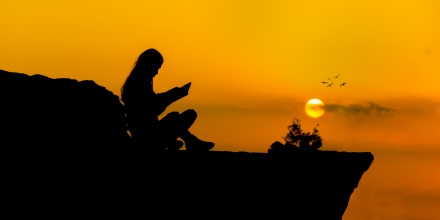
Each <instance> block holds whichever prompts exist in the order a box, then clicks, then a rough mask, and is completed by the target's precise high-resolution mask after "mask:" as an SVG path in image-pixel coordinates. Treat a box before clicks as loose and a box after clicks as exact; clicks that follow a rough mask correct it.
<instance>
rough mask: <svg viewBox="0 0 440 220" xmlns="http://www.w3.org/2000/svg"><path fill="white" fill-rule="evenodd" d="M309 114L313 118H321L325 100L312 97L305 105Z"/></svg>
mask: <svg viewBox="0 0 440 220" xmlns="http://www.w3.org/2000/svg"><path fill="white" fill-rule="evenodd" d="M305 110H306V113H307V115H308V116H310V117H311V118H319V117H321V116H322V115H323V114H324V112H325V111H324V102H322V101H321V100H319V99H310V100H309V101H308V102H307V103H306V106H305Z"/></svg>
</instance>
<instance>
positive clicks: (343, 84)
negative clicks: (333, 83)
mask: <svg viewBox="0 0 440 220" xmlns="http://www.w3.org/2000/svg"><path fill="white" fill-rule="evenodd" d="M345 84H347V82H344V83H341V85H339V87H341V86H345Z"/></svg>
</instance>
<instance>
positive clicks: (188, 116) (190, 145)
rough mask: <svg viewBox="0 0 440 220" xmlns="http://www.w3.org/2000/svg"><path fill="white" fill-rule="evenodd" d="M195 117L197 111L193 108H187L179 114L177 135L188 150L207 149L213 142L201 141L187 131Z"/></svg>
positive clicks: (211, 146)
mask: <svg viewBox="0 0 440 220" xmlns="http://www.w3.org/2000/svg"><path fill="white" fill-rule="evenodd" d="M196 118H197V113H196V111H194V110H193V109H188V110H186V111H184V112H182V113H181V114H180V118H179V120H180V124H181V125H182V126H181V128H180V130H179V137H180V138H182V140H183V141H184V142H185V148H186V150H189V151H208V150H210V149H212V148H213V147H214V143H212V142H207V141H202V140H200V139H198V138H197V137H196V136H195V135H193V134H191V132H189V130H188V129H189V128H190V127H191V125H192V124H193V123H194V121H195V120H196Z"/></svg>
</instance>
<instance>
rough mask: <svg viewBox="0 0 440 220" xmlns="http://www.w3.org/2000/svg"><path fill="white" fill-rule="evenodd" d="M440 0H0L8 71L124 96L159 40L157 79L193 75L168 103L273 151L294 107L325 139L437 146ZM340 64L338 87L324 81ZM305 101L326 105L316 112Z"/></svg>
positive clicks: (243, 144) (241, 145) (206, 129)
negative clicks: (186, 92)
mask: <svg viewBox="0 0 440 220" xmlns="http://www.w3.org/2000/svg"><path fill="white" fill-rule="evenodd" d="M439 4H440V3H438V1H435V0H432V1H429V0H404V1H402V0H400V1H399V0H389V1H382V0H371V1H363V2H359V1H343V0H336V1H325V0H315V1H292V0H284V1H281V0H272V1H262V0H249V1H244V0H243V1H234V0H215V1H202V0H188V1H177V0H176V1H165V0H164V1H143V0H142V1H141V0H140V1H130V0H128V1H123V2H121V1H50V0H40V1H33V0H28V1H16V0H14V1H12V0H4V1H1V2H0V27H1V30H2V34H1V36H0V48H2V49H1V52H0V68H1V69H4V70H8V71H17V72H23V73H27V74H35V73H40V74H44V75H47V76H49V77H69V78H74V79H78V80H83V79H91V80H94V81H95V82H97V83H98V84H100V85H103V86H105V87H106V88H108V89H109V90H111V91H112V92H113V93H115V94H117V95H119V88H120V86H121V85H122V83H123V81H124V79H125V77H126V76H127V74H128V72H129V71H130V69H131V67H132V65H133V63H134V61H135V59H136V57H137V56H138V55H139V54H140V53H141V52H142V51H143V50H145V49H147V48H150V47H154V48H156V49H158V50H159V51H161V52H162V53H163V55H164V57H165V63H164V65H163V68H162V70H161V72H160V75H159V76H158V77H157V78H156V80H155V87H156V90H157V91H164V90H166V89H169V88H171V87H174V86H180V85H183V84H185V83H186V82H188V81H192V82H193V86H192V88H191V91H190V96H188V97H187V98H185V99H184V100H182V101H179V103H176V104H174V105H173V106H172V107H171V108H170V110H183V109H185V108H194V109H196V110H197V111H198V112H199V119H198V121H197V122H196V123H195V124H194V127H193V131H194V132H195V133H199V134H200V136H201V138H205V139H210V140H212V141H214V142H216V143H217V146H218V149H222V150H223V149H224V150H234V151H235V150H246V151H247V150H249V151H266V150H267V147H268V145H269V144H270V143H272V142H273V141H276V140H279V139H280V138H281V136H283V135H285V133H286V132H287V125H289V124H290V122H291V120H292V119H293V117H298V118H300V119H301V120H302V121H303V123H304V127H305V128H306V129H307V128H309V129H311V128H312V127H313V126H314V125H316V124H317V123H320V128H321V135H322V136H323V138H324V147H326V146H329V148H336V149H337V148H338V147H341V149H345V148H344V147H343V145H347V147H348V149H350V147H352V146H350V145H355V144H357V143H358V142H362V143H368V144H372V145H375V144H387V143H388V142H392V143H393V144H401V145H411V144H414V143H413V142H414V141H417V142H419V143H422V144H423V145H427V146H428V145H429V146H430V147H429V148H430V149H431V148H433V147H432V146H439V145H440V141H439V140H437V139H436V138H434V137H435V135H434V136H432V134H433V132H434V131H433V129H434V128H435V127H434V126H437V123H436V122H438V121H439V119H440V117H439V114H440V107H439V106H440V91H439V90H438V86H437V83H438V82H439V79H440V77H439V76H438V73H439V71H440V62H439V61H440V5H439ZM339 74H340V77H339V78H338V79H334V81H336V80H338V81H336V82H335V84H334V86H333V87H331V88H328V87H325V86H324V85H323V84H321V83H320V82H321V81H324V80H327V77H333V76H336V75H339ZM345 81H346V82H347V85H346V86H345V87H339V86H338V85H339V84H340V83H342V82H345ZM311 98H319V99H321V100H323V101H324V102H325V103H326V104H327V105H329V106H330V107H332V108H331V109H330V111H327V112H326V114H324V116H323V117H322V118H320V119H310V118H308V117H307V116H306V115H305V114H304V104H305V103H306V102H307V100H309V99H311ZM359 106H360V107H361V109H362V111H360V110H359V108H357V107H359ZM377 106H378V107H377ZM356 109H357V110H356ZM377 109H379V110H377ZM381 109H382V110H383V109H391V110H392V111H390V112H387V113H386V115H378V114H382V113H381V112H380V111H381ZM376 110H377V111H376ZM378 111H379V112H378ZM397 128H399V129H397ZM415 128H416V129H415ZM413 130H416V131H417V132H413ZM420 137H422V139H423V140H422V141H419V140H418V139H421V138H420ZM366 139H368V141H366ZM326 140H327V143H328V145H325V141H326ZM361 140H362V141H361ZM330 143H332V144H333V145H330ZM368 144H367V145H368ZM358 149H361V148H358ZM354 150H356V148H354Z"/></svg>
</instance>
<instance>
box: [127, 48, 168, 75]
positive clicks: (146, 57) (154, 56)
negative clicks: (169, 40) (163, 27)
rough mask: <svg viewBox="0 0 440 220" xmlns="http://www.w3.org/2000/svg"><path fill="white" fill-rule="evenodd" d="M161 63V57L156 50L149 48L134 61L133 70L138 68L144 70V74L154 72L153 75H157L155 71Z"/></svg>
mask: <svg viewBox="0 0 440 220" xmlns="http://www.w3.org/2000/svg"><path fill="white" fill-rule="evenodd" d="M162 63H163V57H162V55H161V54H160V53H159V51H157V50H156V49H153V48H150V49H148V50H145V51H144V52H143V53H142V54H141V55H140V56H139V58H138V60H137V61H136V65H135V67H134V68H140V69H141V70H145V71H146V72H149V71H155V72H156V73H155V75H156V74H157V70H159V69H160V67H161V66H162Z"/></svg>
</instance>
